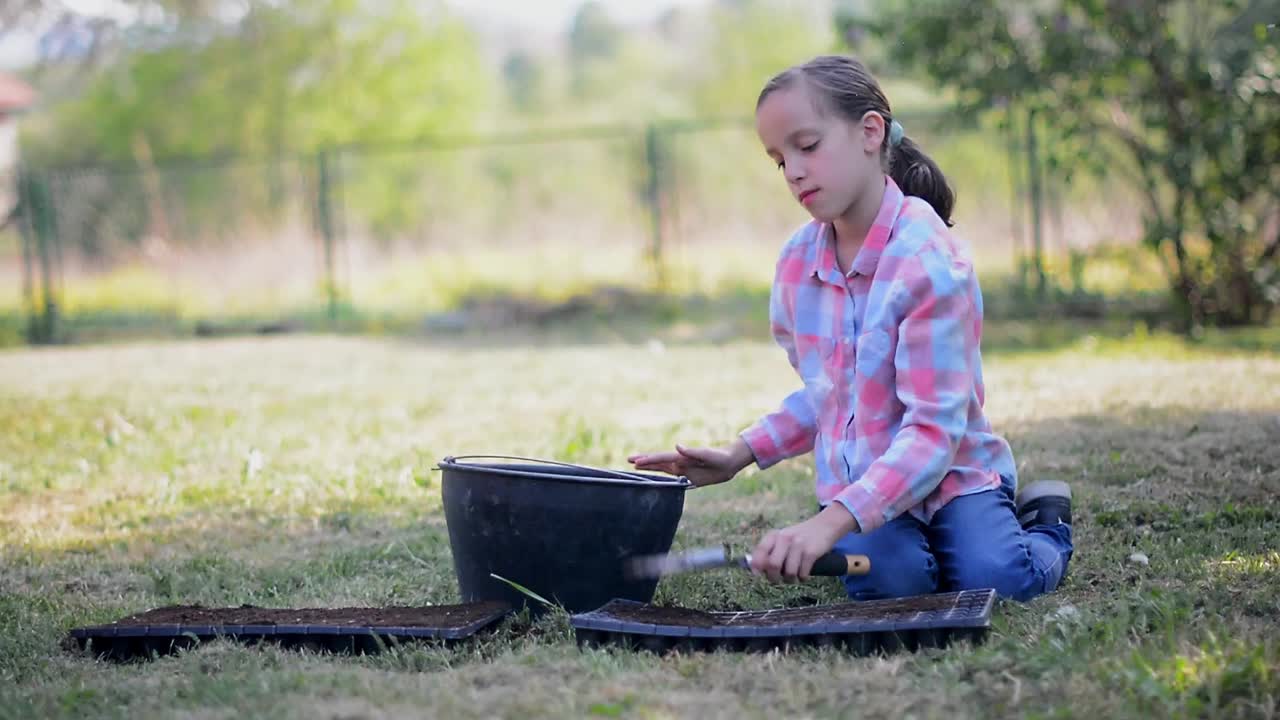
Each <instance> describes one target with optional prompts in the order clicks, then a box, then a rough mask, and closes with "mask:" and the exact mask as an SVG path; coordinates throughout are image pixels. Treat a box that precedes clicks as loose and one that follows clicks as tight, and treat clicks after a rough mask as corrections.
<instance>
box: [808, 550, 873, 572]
mask: <svg viewBox="0 0 1280 720" xmlns="http://www.w3.org/2000/svg"><path fill="white" fill-rule="evenodd" d="M869 572H871V558H869V557H867V556H866V555H844V554H842V553H838V552H834V551H833V552H829V553H827V554H826V555H823V556H822V557H820V558H818V559H817V560H815V561H814V562H813V569H812V570H810V571H809V574H810V575H813V576H818V577H841V576H843V575H866V574H867V573H869Z"/></svg>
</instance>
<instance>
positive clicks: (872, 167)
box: [756, 82, 885, 222]
mask: <svg viewBox="0 0 1280 720" xmlns="http://www.w3.org/2000/svg"><path fill="white" fill-rule="evenodd" d="M756 133H757V134H758V135H759V136H760V142H762V143H764V148H765V152H767V153H769V157H770V158H772V159H773V161H774V162H776V163H778V166H779V168H780V169H781V170H782V172H783V175H784V176H785V177H786V178H787V186H788V187H789V188H791V194H792V196H794V197H795V198H796V200H798V201H800V204H801V205H803V206H804V207H805V209H806V210H808V211H809V214H810V215H812V216H813V217H814V219H816V220H819V221H821V222H831V221H833V220H835V219H837V218H839V217H841V216H843V215H844V214H845V213H846V212H848V211H849V210H850V209H851V208H852V207H853V206H854V205H855V204H856V203H857V201H858V199H859V198H861V197H863V196H864V194H865V193H866V191H867V190H868V189H869V188H871V187H872V186H873V183H874V182H875V181H877V180H880V178H881V175H882V170H881V168H880V147H881V144H882V143H883V142H884V133H885V127H884V117H883V116H881V115H880V113H878V112H875V111H868V112H867V113H865V114H864V115H863V116H862V119H861V121H859V122H852V121H850V120H847V119H845V118H843V117H841V116H838V115H836V114H835V113H834V112H830V111H827V112H820V111H819V106H818V103H816V102H815V98H814V97H813V94H812V93H811V92H810V91H809V89H808V88H807V87H806V86H805V83H803V82H797V83H794V84H792V85H791V86H790V87H786V88H782V89H780V90H775V91H774V92H772V93H770V94H769V95H768V96H766V97H765V100H764V102H763V103H762V104H761V105H760V108H759V109H758V110H757V111H756Z"/></svg>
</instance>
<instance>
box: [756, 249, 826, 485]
mask: <svg viewBox="0 0 1280 720" xmlns="http://www.w3.org/2000/svg"><path fill="white" fill-rule="evenodd" d="M786 262H787V260H786V259H785V258H784V259H783V260H781V261H779V263H778V272H777V276H776V277H775V279H774V282H773V289H772V291H771V292H770V294H769V325H770V327H771V329H772V331H773V339H774V340H775V341H776V342H777V343H778V345H779V346H781V347H782V349H784V350H786V351H787V361H788V362H790V363H791V367H792V368H795V369H796V370H797V371H798V370H799V367H800V366H799V361H798V358H797V355H796V343H795V331H794V328H795V318H794V313H793V312H792V308H791V303H790V302H788V301H787V288H786V286H785V280H784V272H783V271H784V264H785V263H786ZM817 434H818V420H817V416H816V415H815V413H814V411H813V405H812V403H810V402H809V398H808V396H807V395H806V394H805V390H804V388H803V387H802V388H800V389H799V390H796V391H795V392H793V393H791V394H790V395H788V396H787V397H786V398H785V399H783V401H782V406H781V407H779V408H778V409H777V410H775V411H774V412H772V413H769V414H768V415H765V416H764V417H762V418H760V419H759V420H758V421H756V422H755V424H753V425H752V426H751V427H749V428H747V429H746V430H743V431H742V432H741V433H740V434H739V435H740V437H741V438H742V439H743V441H745V442H746V443H747V447H749V448H751V453H752V454H753V455H755V458H756V464H757V465H758V466H759V467H760V468H761V469H764V468H767V467H769V466H771V465H776V464H777V463H779V462H782V461H783V460H786V459H787V458H791V457H796V456H797V455H803V454H805V453H807V452H809V451H811V450H813V444H814V440H815V439H816V437H817Z"/></svg>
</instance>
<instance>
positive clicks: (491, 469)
mask: <svg viewBox="0 0 1280 720" xmlns="http://www.w3.org/2000/svg"><path fill="white" fill-rule="evenodd" d="M473 458H485V459H504V460H519V461H524V462H531V463H545V464H547V465H552V466H555V465H559V466H563V467H571V468H576V469H578V470H585V471H587V472H594V473H601V474H602V476H600V477H592V476H582V475H567V474H562V473H557V472H554V471H550V472H532V471H529V470H522V469H518V468H520V467H521V466H520V465H516V464H512V463H474V462H459V460H469V459H473ZM436 469H437V470H442V471H449V470H456V471H460V472H469V473H487V474H497V475H506V476H511V477H521V478H533V479H537V480H560V481H565V482H572V483H586V484H590V485H621V486H624V487H633V488H655V489H662V490H688V489H690V488H692V487H693V483H691V482H690V481H689V478H687V477H684V476H683V475H682V476H680V477H672V478H671V479H666V478H663V477H661V476H657V475H650V474H648V473H645V474H640V473H624V472H620V471H617V470H607V469H604V468H595V467H590V466H587V465H575V464H572V463H562V462H556V461H551V460H539V459H537V458H524V457H516V456H508V455H466V456H459V457H453V456H446V457H445V458H444V459H442V460H440V462H439V463H437V465H436ZM608 475H614V476H615V477H608Z"/></svg>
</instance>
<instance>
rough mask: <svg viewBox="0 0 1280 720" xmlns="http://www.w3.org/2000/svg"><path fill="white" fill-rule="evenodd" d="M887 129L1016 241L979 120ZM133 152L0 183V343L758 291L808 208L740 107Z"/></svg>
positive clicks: (990, 238) (1022, 237)
mask: <svg viewBox="0 0 1280 720" xmlns="http://www.w3.org/2000/svg"><path fill="white" fill-rule="evenodd" d="M906 122H907V124H908V127H909V128H910V131H909V132H911V134H912V136H913V137H914V138H917V139H918V140H919V141H920V142H922V143H923V144H924V146H925V147H926V148H927V149H930V151H931V152H934V151H935V149H936V154H935V156H936V157H938V159H939V161H940V163H941V164H942V165H943V167H944V168H946V167H948V165H950V166H952V167H959V168H960V169H961V176H962V177H963V180H962V182H963V183H965V184H964V185H963V186H962V188H961V193H960V198H961V202H960V208H961V213H962V220H963V222H962V224H961V231H962V232H964V233H966V234H967V236H968V237H969V239H970V240H971V241H972V242H973V243H975V244H977V245H979V246H981V247H980V248H979V250H980V252H983V253H986V254H987V255H992V256H996V255H998V256H1008V255H1010V251H1011V250H1012V254H1014V255H1019V254H1021V255H1025V254H1026V250H1025V246H1026V245H1027V244H1028V241H1029V237H1028V233H1027V230H1026V226H1027V223H1026V221H1025V216H1024V207H1023V205H1022V200H1021V199H1022V198H1023V197H1024V196H1025V195H1026V193H1025V187H1024V186H1025V185H1026V183H1025V182H1022V181H1021V180H1020V178H1019V177H1018V176H1017V175H1016V174H1012V175H1011V171H1012V170H1016V169H1017V168H1018V164H1019V160H1018V152H1019V151H1018V149H1017V148H1016V147H1011V146H1009V145H1007V144H1002V143H1004V141H1003V140H1002V139H1001V136H1000V135H999V134H998V133H996V134H994V135H993V134H992V133H991V132H976V133H975V132H971V133H970V134H969V136H968V137H967V139H964V140H963V141H959V140H956V135H955V131H954V129H952V128H947V127H944V126H942V125H941V124H940V123H939V122H938V120H937V119H936V118H931V117H920V118H909V119H907V121H906ZM138 155H139V156H138V158H137V159H136V162H133V163H129V164H127V165H120V166H91V167H44V168H42V167H26V168H24V169H23V171H22V172H21V174H20V176H14V177H11V178H9V187H11V188H13V195H14V196H16V197H17V198H19V199H20V202H19V207H20V208H21V211H20V212H19V213H17V214H16V215H15V217H14V219H13V221H12V222H10V223H9V226H8V228H7V229H6V230H4V231H0V272H2V273H4V279H5V283H4V287H5V290H4V295H2V296H0V317H3V318H4V320H3V322H2V323H0V328H3V330H2V331H3V332H4V333H5V334H6V337H7V338H8V339H9V340H14V339H15V338H17V339H21V338H23V337H25V338H26V339H27V340H31V341H36V342H50V341H58V340H66V339H93V338H97V337H104V336H110V335H114V334H119V333H121V332H129V331H135V332H162V333H166V334H167V333H172V332H183V333H185V332H190V331H195V332H197V333H216V332H220V331H239V330H243V329H246V328H254V329H258V330H261V331H269V330H271V329H275V328H280V327H287V326H290V325H301V326H305V327H315V328H335V327H344V326H359V327H366V326H368V325H369V324H370V323H371V322H372V323H374V324H376V325H380V326H385V325H386V324H387V323H400V324H405V323H408V324H415V323H418V322H420V321H421V319H422V318H423V317H425V316H428V315H431V314H433V313H445V312H447V311H449V310H450V309H453V308H457V307H458V306H459V305H462V304H465V303H466V302H468V301H469V300H472V299H474V298H476V297H486V296H487V297H498V298H501V297H507V298H522V297H525V298H541V299H543V300H547V301H555V300H564V299H566V298H570V297H572V296H574V295H575V294H578V293H582V292H586V291H588V290H590V289H592V288H600V287H612V288H618V287H620V288H627V289H631V290H642V291H644V292H649V293H652V292H659V293H667V294H682V293H714V292H718V291H722V290H724V289H725V288H732V287H736V286H741V285H744V284H748V285H756V286H759V285H767V283H768V281H769V279H770V277H771V274H772V266H773V259H774V257H775V256H776V252H777V248H778V247H779V245H780V243H781V242H782V241H783V240H785V238H786V237H787V235H788V234H789V233H790V232H791V231H793V230H794V229H795V228H796V227H797V226H798V225H800V224H801V223H803V222H804V221H805V220H806V219H807V216H806V215H805V214H804V212H803V210H802V209H801V208H799V207H798V206H797V205H796V203H795V202H794V201H793V200H792V199H791V198H790V196H789V194H788V193H787V192H786V191H785V189H784V187H783V181H782V179H781V178H780V176H779V173H778V170H777V168H776V167H774V165H773V164H772V163H771V162H770V161H769V160H768V158H767V157H766V156H765V155H764V153H763V152H762V151H761V150H760V148H759V141H758V140H757V138H756V137H755V133H754V129H753V128H752V127H751V125H750V123H749V122H747V121H745V120H740V119H727V120H716V121H702V122H697V123H679V124H677V123H671V124H665V125H651V126H645V127H608V128H595V129H590V130H578V131H568V132H559V133H544V134H526V135H522V136H505V137H488V138H469V139H455V140H453V141H442V140H435V141H431V142H422V143H418V144H404V145H395V146H385V145H384V146H344V147H335V148H332V149H327V150H324V151H321V152H317V153H313V154H307V155H287V156H285V155H282V156H278V157H269V158H223V159H216V158H202V159H193V158H186V159H161V160H152V159H151V158H150V157H148V156H147V155H146V153H145V152H141V153H139V154H138ZM1023 175H1024V176H1025V172H1024V173H1023ZM1050 207H1052V206H1050ZM1073 231H1074V232H1076V233H1077V234H1079V230H1078V229H1073ZM1058 234H1059V235H1062V230H1061V229H1059V230H1058ZM1064 244H1065V242H1064Z"/></svg>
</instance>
